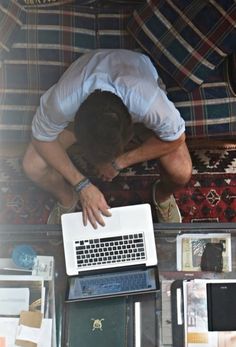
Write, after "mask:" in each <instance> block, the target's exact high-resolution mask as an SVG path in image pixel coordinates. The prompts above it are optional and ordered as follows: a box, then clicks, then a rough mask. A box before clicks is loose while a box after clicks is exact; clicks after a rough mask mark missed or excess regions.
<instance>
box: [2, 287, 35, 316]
mask: <svg viewBox="0 0 236 347" xmlns="http://www.w3.org/2000/svg"><path fill="white" fill-rule="evenodd" d="M29 295H30V292H29V288H0V315H2V316H18V315H20V312H21V311H28V310H29Z"/></svg>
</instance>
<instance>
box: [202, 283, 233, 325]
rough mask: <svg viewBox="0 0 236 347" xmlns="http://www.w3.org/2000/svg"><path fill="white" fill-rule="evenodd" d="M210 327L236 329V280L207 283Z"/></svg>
mask: <svg viewBox="0 0 236 347" xmlns="http://www.w3.org/2000/svg"><path fill="white" fill-rule="evenodd" d="M207 311H208V329H209V330H210V331H236V317H235V314H236V282H226V281H222V282H220V283H207Z"/></svg>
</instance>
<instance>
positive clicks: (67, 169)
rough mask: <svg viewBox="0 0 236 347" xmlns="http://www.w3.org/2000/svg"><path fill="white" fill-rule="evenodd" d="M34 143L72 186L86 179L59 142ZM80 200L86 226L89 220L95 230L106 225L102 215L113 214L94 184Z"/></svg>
mask: <svg viewBox="0 0 236 347" xmlns="http://www.w3.org/2000/svg"><path fill="white" fill-rule="evenodd" d="M32 143H33V145H34V147H35V149H36V150H37V151H38V153H39V154H40V155H41V156H42V157H43V158H44V160H45V161H46V162H47V163H48V164H49V165H50V166H51V167H53V168H54V169H55V170H56V171H58V172H59V173H60V174H61V175H62V176H63V177H64V178H65V179H66V180H67V181H68V182H69V183H70V184H71V185H72V186H75V185H76V184H77V183H78V182H80V181H81V180H82V179H84V176H83V175H82V174H81V173H80V172H79V171H78V169H77V168H76V167H75V166H74V165H73V163H72V161H71V160H70V158H69V156H68V155H67V153H66V151H65V150H64V148H63V147H62V146H61V144H60V143H59V141H58V140H54V141H51V142H45V141H38V140H36V139H33V140H32ZM59 189H60V187H59ZM79 198H80V203H81V206H82V209H83V221H84V224H85V225H86V224H87V220H89V221H90V223H91V224H92V225H93V227H94V228H96V227H97V223H99V224H100V225H104V220H103V218H102V216H101V214H103V215H105V216H110V215H111V214H110V212H109V211H108V208H109V206H108V205H107V202H106V200H105V198H104V196H103V194H102V193H101V192H100V190H99V189H98V188H97V187H95V186H94V185H93V184H90V185H89V186H86V187H85V188H84V189H82V190H81V191H80V193H79Z"/></svg>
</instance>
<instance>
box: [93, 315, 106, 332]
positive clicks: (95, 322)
mask: <svg viewBox="0 0 236 347" xmlns="http://www.w3.org/2000/svg"><path fill="white" fill-rule="evenodd" d="M91 320H92V321H93V329H92V331H94V330H96V329H99V330H101V331H102V330H103V329H102V321H104V318H102V319H98V318H97V319H94V318H91Z"/></svg>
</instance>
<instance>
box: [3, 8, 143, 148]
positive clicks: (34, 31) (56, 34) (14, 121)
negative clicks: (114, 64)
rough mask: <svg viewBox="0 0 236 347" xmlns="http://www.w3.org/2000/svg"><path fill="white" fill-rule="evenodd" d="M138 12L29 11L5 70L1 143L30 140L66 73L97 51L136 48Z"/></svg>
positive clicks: (87, 10)
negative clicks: (130, 26)
mask: <svg viewBox="0 0 236 347" xmlns="http://www.w3.org/2000/svg"><path fill="white" fill-rule="evenodd" d="M132 12H133V8H132V9H130V10H129V11H127V9H126V10H123V9H117V10H116V11H114V10H112V9H109V8H107V9H93V8H85V7H79V6H72V5H71V6H70V5H66V6H58V7H57V8H56V9H55V8H54V7H51V9H49V8H47V9H43V8H42V9H40V11H39V10H38V9H35V8H29V9H27V10H26V11H25V13H26V16H25V22H24V23H23V25H22V27H21V30H19V32H18V35H17V36H15V37H14V39H15V40H14V42H13V44H12V47H11V50H10V51H9V52H8V54H7V56H6V58H5V61H4V64H2V68H0V98H1V108H0V120H1V122H0V141H5V140H7V141H19V142H21V141H23V142H26V141H28V140H29V138H30V135H31V121H32V118H33V116H34V114H35V111H36V108H37V107H38V105H39V99H40V96H41V95H42V94H43V93H44V92H45V91H46V90H47V89H48V88H50V87H51V86H52V85H53V84H54V83H56V82H57V81H58V79H59V78H60V76H61V75H62V74H63V72H64V71H65V70H66V68H67V67H68V66H69V65H70V64H71V63H72V62H73V61H74V60H75V59H77V58H78V57H80V56H81V55H82V54H84V53H85V52H88V51H89V50H91V49H95V48H108V47H110V48H131V49H134V48H135V47H136V46H137V44H136V42H135V41H134V40H133V38H132V36H130V35H129V33H128V32H127V30H126V27H127V22H128V20H129V18H130V16H131V14H132Z"/></svg>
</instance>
